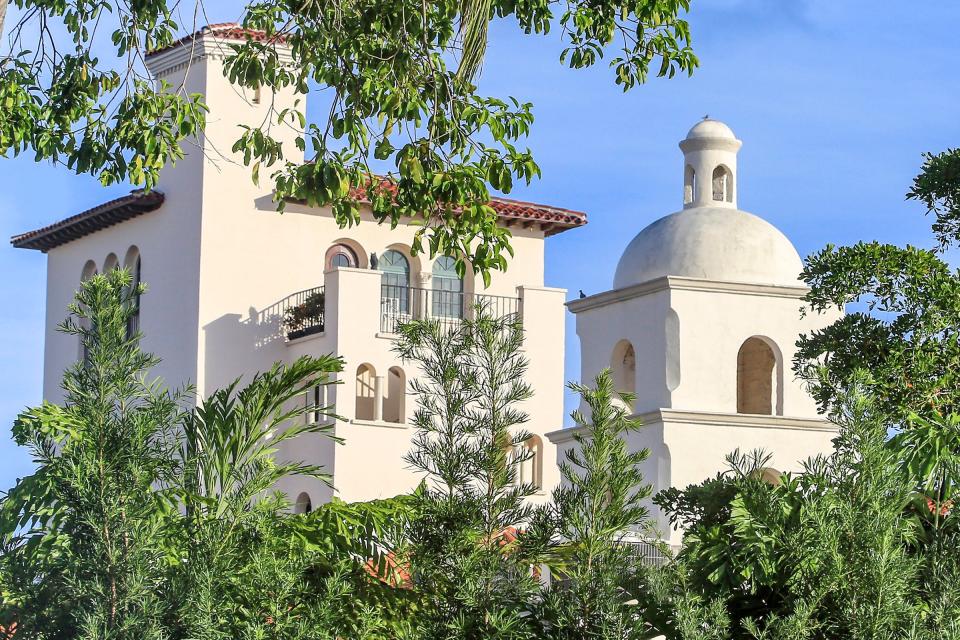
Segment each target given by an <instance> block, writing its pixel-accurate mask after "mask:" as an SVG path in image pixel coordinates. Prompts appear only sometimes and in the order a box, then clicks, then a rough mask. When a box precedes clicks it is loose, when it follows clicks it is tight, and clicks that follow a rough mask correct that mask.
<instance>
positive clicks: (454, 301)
mask: <svg viewBox="0 0 960 640" xmlns="http://www.w3.org/2000/svg"><path fill="white" fill-rule="evenodd" d="M432 281H433V308H432V310H431V311H432V313H433V315H434V316H440V317H443V318H462V317H463V298H464V294H463V278H461V277H460V275H459V274H458V273H457V261H456V260H455V259H453V258H451V257H449V256H441V257H439V258H437V260H436V261H435V262H434V263H433V278H432Z"/></svg>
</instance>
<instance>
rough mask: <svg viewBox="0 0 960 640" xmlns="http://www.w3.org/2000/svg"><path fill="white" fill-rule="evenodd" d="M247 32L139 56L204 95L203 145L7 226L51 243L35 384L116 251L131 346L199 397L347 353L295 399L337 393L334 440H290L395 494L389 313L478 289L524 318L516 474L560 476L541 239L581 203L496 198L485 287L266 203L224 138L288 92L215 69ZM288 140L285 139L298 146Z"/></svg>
mask: <svg viewBox="0 0 960 640" xmlns="http://www.w3.org/2000/svg"><path fill="white" fill-rule="evenodd" d="M247 35H248V34H247V33H245V32H244V31H243V30H241V29H239V28H238V27H237V26H236V25H218V26H213V27H208V28H206V29H204V30H202V31H201V32H199V33H197V34H195V36H193V37H191V38H186V39H184V40H182V41H180V42H178V43H177V44H175V45H174V46H172V47H170V48H167V49H165V50H163V51H159V52H156V53H154V54H152V55H150V56H149V57H148V59H147V60H148V67H149V69H150V71H151V72H152V74H153V75H154V76H155V77H156V78H158V79H162V80H166V81H167V82H168V83H170V85H171V86H172V87H174V88H177V87H180V86H181V84H182V85H183V86H184V88H185V90H186V92H187V93H194V92H197V93H202V94H204V95H205V98H206V103H207V105H208V106H209V108H210V113H209V116H208V124H207V127H206V130H205V134H204V137H203V140H202V141H201V145H200V147H188V148H186V157H185V158H184V159H182V160H181V161H179V162H177V164H176V165H175V166H170V167H166V168H165V169H164V170H163V173H162V176H161V179H160V182H159V185H158V187H157V189H156V190H155V191H154V192H152V193H150V194H148V195H143V194H141V193H133V194H131V195H129V196H126V197H124V198H120V199H118V200H114V201H111V202H107V203H105V204H102V205H100V206H97V207H94V208H92V209H90V210H88V211H84V212H82V213H79V214H77V215H74V216H71V217H69V218H67V219H65V220H62V221H60V222H57V223H55V224H52V225H50V226H48V227H44V228H42V229H38V230H35V231H30V232H27V233H24V234H21V235H19V236H16V237H14V238H13V240H12V241H13V244H14V245H15V246H17V247H22V248H27V249H36V250H40V251H43V252H45V253H46V255H47V293H46V331H45V354H44V386H43V393H44V397H45V398H46V399H47V400H50V401H53V402H57V401H59V400H61V399H62V393H61V390H60V387H59V384H60V380H61V376H62V372H63V371H64V369H65V368H66V367H67V366H69V365H70V364H71V363H73V362H75V361H76V360H77V359H78V357H80V345H79V340H78V339H77V338H76V336H68V335H64V334H62V333H59V332H57V331H56V326H57V324H58V323H59V322H60V321H61V320H63V318H64V317H65V316H66V314H67V305H68V304H69V303H70V302H71V300H72V298H73V295H74V292H75V291H76V289H77V288H78V286H79V284H80V282H81V279H82V278H84V277H87V276H89V275H90V274H92V273H94V272H97V271H99V272H103V271H104V270H105V269H109V268H110V267H111V266H113V265H116V264H121V265H126V266H128V267H130V268H131V269H134V270H135V271H136V272H138V274H139V277H140V278H141V279H142V281H144V282H146V283H147V286H148V287H149V291H148V293H147V295H145V296H143V298H142V303H141V309H140V318H139V323H140V328H141V330H142V331H143V333H144V338H143V348H144V349H145V350H147V351H150V352H153V353H155V354H157V355H158V356H160V357H161V358H162V359H163V362H162V363H161V365H160V366H159V367H158V368H157V369H156V370H155V373H156V374H157V375H158V376H160V377H162V378H163V379H164V380H165V381H167V382H168V384H170V385H171V386H179V385H181V384H183V383H185V382H188V381H189V382H192V383H193V384H194V385H195V386H196V389H197V391H198V393H199V394H200V395H201V396H202V395H205V394H208V393H210V392H211V391H213V390H214V389H217V388H219V387H222V386H224V385H225V384H227V383H229V382H230V381H232V380H233V379H234V378H235V377H237V376H240V375H246V374H251V373H254V372H257V371H262V370H265V369H267V368H269V367H270V366H271V365H272V364H273V363H274V362H278V361H279V362H291V361H292V360H294V359H295V358H297V357H298V356H301V355H305V354H311V355H318V356H319V355H322V354H327V353H334V354H337V355H339V356H342V357H343V358H344V360H345V362H346V365H345V370H344V372H343V374H342V376H341V379H340V381H341V382H342V384H340V385H338V386H337V387H336V389H335V397H329V398H316V399H313V398H307V399H305V401H307V402H313V401H319V403H320V404H326V403H335V406H336V411H337V413H338V414H339V415H341V416H343V417H344V418H346V421H345V422H342V423H339V424H338V425H337V427H336V435H338V436H340V437H342V438H344V439H345V441H346V444H345V445H343V446H334V445H333V444H332V442H331V441H330V440H329V439H328V438H325V437H320V436H310V437H308V438H307V439H305V440H304V441H302V442H298V443H297V445H296V447H297V450H296V451H293V452H289V454H290V455H293V456H296V457H297V458H298V459H306V460H308V461H310V462H313V463H319V464H322V465H324V466H325V467H326V469H327V470H328V471H329V472H330V473H332V474H333V477H334V483H335V485H336V488H337V491H338V495H339V496H340V497H341V498H343V499H345V500H349V501H353V500H368V499H373V498H378V497H389V496H394V495H397V494H399V493H402V492H404V491H407V490H410V489H412V488H413V487H414V486H415V485H416V483H417V482H418V478H416V477H415V476H414V474H413V473H412V472H411V471H409V470H408V469H407V468H406V465H405V464H404V462H403V460H402V457H403V455H404V454H405V453H406V452H407V451H408V450H409V448H410V439H411V437H412V435H413V431H412V428H411V427H410V424H409V418H410V417H411V416H412V414H413V410H414V406H413V401H412V397H411V396H410V395H409V392H408V385H407V382H408V381H409V380H410V379H411V378H412V377H413V376H416V375H417V371H416V370H415V369H414V368H413V367H411V366H410V365H409V364H408V363H403V362H401V361H400V359H399V358H398V357H397V356H396V355H395V354H394V353H393V352H392V351H391V348H392V346H393V335H394V334H393V332H394V330H395V328H396V324H397V322H399V321H402V320H404V319H407V318H410V317H421V316H425V315H431V316H435V317H442V318H445V319H448V320H450V321H454V322H455V321H456V320H457V318H458V317H460V316H462V315H463V314H464V313H470V309H471V307H472V306H473V303H474V302H475V301H477V300H479V299H485V300H486V301H487V302H489V303H490V305H491V307H492V308H493V309H494V310H495V311H499V312H501V313H514V312H516V313H519V314H520V316H521V319H522V321H523V323H524V325H525V326H527V327H534V328H535V330H533V331H528V332H527V335H526V337H525V345H524V346H525V349H526V353H527V355H528V357H529V359H530V369H529V376H530V377H529V380H530V382H531V384H532V385H533V387H534V391H535V397H534V398H533V399H532V400H531V401H529V402H528V403H527V406H526V407H525V410H526V411H527V413H528V414H529V415H530V418H531V419H530V423H529V424H528V425H526V426H525V427H526V429H527V430H528V431H530V432H532V433H533V434H534V436H535V437H534V439H533V441H531V443H530V446H531V447H533V448H534V450H535V452H536V454H537V455H538V460H537V461H536V463H535V464H533V463H531V464H529V465H527V467H526V468H525V473H527V474H529V475H531V476H533V475H535V476H536V478H534V479H535V480H536V481H537V482H538V483H539V484H540V485H541V486H543V487H544V488H549V487H551V486H553V485H555V484H556V482H557V481H558V480H557V479H558V474H557V471H556V467H555V465H553V464H543V461H545V460H546V461H550V462H552V461H553V460H554V459H555V457H556V454H555V451H554V449H553V445H552V444H551V443H550V442H549V441H548V440H547V439H546V438H545V437H544V434H546V432H547V431H552V430H554V429H556V428H557V427H558V426H559V425H561V424H562V423H563V385H564V380H563V348H562V345H563V343H564V314H565V310H564V301H565V297H566V294H565V292H564V291H563V290H561V289H555V288H550V287H545V286H544V275H543V273H544V242H545V240H546V238H547V237H548V236H550V235H552V234H555V233H560V232H563V231H565V230H567V229H571V228H574V227H578V226H581V225H583V224H585V223H586V216H585V215H584V214H582V213H579V212H575V211H567V210H563V209H558V208H556V207H550V206H545V205H538V204H533V203H527V202H517V201H513V200H506V199H497V200H494V201H493V202H492V203H491V204H492V206H493V208H494V209H495V210H496V211H497V213H498V214H499V216H500V221H501V224H502V225H503V226H505V227H508V228H509V229H510V231H511V232H512V234H513V239H512V245H513V248H514V251H515V255H514V257H513V258H512V260H511V261H510V265H509V269H508V270H507V271H506V272H505V273H499V274H497V275H496V277H495V278H494V280H493V283H492V284H491V286H490V287H489V288H486V289H484V288H483V284H482V281H481V280H480V278H474V277H473V276H472V275H468V276H467V277H466V278H463V279H462V280H461V279H460V278H458V277H457V276H456V274H455V273H454V272H453V271H452V268H451V264H450V260H449V259H448V258H444V257H438V258H436V259H430V258H429V257H428V256H425V255H419V256H413V255H412V254H411V252H410V245H411V243H412V241H413V238H414V234H415V232H416V230H417V229H418V228H419V227H415V226H413V225H406V224H401V225H400V226H398V227H397V228H396V229H390V226H389V225H378V224H376V223H375V222H374V221H373V218H372V216H371V215H370V212H369V210H366V211H364V212H363V213H362V217H363V222H362V223H361V224H360V225H358V226H354V227H352V228H349V229H340V228H339V227H338V226H337V224H336V222H335V220H334V218H333V216H332V215H331V212H330V210H329V209H328V208H310V207H307V206H303V205H299V204H295V203H290V204H288V206H287V208H286V212H285V213H283V214H282V215H281V214H278V213H277V212H276V210H275V205H274V203H273V202H272V201H271V192H270V191H269V190H268V189H267V188H265V187H264V186H261V187H257V186H255V185H254V184H253V183H252V181H251V178H250V170H249V168H246V167H244V166H242V164H241V163H239V162H238V159H237V158H236V157H233V156H231V155H230V152H229V151H230V148H231V146H232V143H233V141H234V140H236V139H237V137H239V134H240V133H241V130H240V129H239V127H238V125H239V124H248V125H251V126H258V125H260V124H261V122H262V121H263V120H264V118H265V116H266V114H267V113H268V109H269V108H270V105H271V104H272V107H273V108H274V109H276V110H280V109H284V108H287V107H293V104H294V100H295V96H294V94H293V93H292V92H280V93H278V94H277V95H270V94H269V91H268V90H267V89H266V88H264V89H263V91H262V93H263V95H256V94H253V92H245V91H243V90H241V89H239V88H237V87H234V86H233V85H231V84H230V82H229V81H228V80H227V79H226V78H225V77H224V76H223V60H224V56H225V54H228V53H230V50H229V48H228V43H229V42H231V41H236V40H237V39H242V38H244V37H247ZM300 97H301V99H302V98H303V97H302V96H300ZM274 133H275V134H278V132H277V131H275V132H274ZM278 135H284V134H283V133H282V132H281V133H279V134H278ZM287 135H291V136H292V134H287ZM286 142H288V143H290V144H287V145H286V147H287V149H286V151H287V153H288V154H289V153H291V152H292V151H293V150H294V149H295V147H294V145H293V144H292V142H291V141H290V140H287V141H286ZM374 256H376V259H375V258H374ZM375 260H376V268H373V264H374V261H375ZM321 292H322V294H323V297H322V302H321V298H320V297H319V296H318V295H317V294H320V293H321ZM299 305H303V306H299ZM295 308H299V309H300V310H301V311H302V313H300V314H299V319H297V320H296V321H294V322H292V323H291V322H285V318H287V317H289V316H290V310H291V309H295ZM281 488H282V489H284V490H285V491H287V493H288V495H290V496H291V498H293V499H296V500H298V501H299V502H300V503H301V504H305V503H306V500H308V499H309V501H310V502H311V503H312V504H318V503H319V502H322V501H324V500H326V499H328V498H329V496H330V495H331V494H330V490H329V489H328V488H327V487H325V486H323V485H322V484H321V483H319V482H315V481H312V480H310V479H303V478H294V479H291V480H289V481H287V482H286V483H285V484H284V485H283V486H282V487H281ZM543 495H546V492H544V494H543Z"/></svg>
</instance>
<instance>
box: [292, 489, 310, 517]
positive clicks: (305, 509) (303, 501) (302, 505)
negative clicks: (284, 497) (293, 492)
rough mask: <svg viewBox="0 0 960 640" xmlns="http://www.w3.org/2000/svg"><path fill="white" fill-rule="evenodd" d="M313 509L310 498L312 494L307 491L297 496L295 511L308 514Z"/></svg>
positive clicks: (294, 505)
mask: <svg viewBox="0 0 960 640" xmlns="http://www.w3.org/2000/svg"><path fill="white" fill-rule="evenodd" d="M311 511H313V502H312V501H311V500H310V494H309V493H307V492H306V491H304V492H302V493H301V494H300V495H298V496H297V501H296V502H294V503H293V512H294V513H297V514H301V515H306V514H308V513H310V512H311Z"/></svg>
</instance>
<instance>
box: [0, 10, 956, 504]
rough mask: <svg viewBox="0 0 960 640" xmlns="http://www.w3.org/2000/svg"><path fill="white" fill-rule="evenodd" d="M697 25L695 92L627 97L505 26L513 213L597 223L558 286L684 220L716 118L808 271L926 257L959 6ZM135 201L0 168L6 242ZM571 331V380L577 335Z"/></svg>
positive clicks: (38, 339) (491, 71) (21, 334)
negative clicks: (853, 254) (889, 253)
mask: <svg viewBox="0 0 960 640" xmlns="http://www.w3.org/2000/svg"><path fill="white" fill-rule="evenodd" d="M224 6H228V5H227V3H224ZM234 6H236V5H235V4H234ZM207 8H208V16H209V18H210V21H213V22H216V21H223V20H232V19H235V18H236V17H237V10H236V9H235V8H230V9H223V10H218V8H217V7H216V6H214V5H212V4H210V3H208V4H207ZM690 20H691V22H692V25H693V36H694V41H693V44H694V48H695V49H696V51H697V54H698V56H699V57H700V61H701V68H700V69H699V70H698V71H697V72H696V74H695V75H694V77H693V78H690V79H686V78H681V79H674V80H669V81H667V80H654V81H651V83H650V84H648V85H646V86H642V87H638V88H636V89H634V90H632V91H631V92H629V93H627V94H624V93H623V92H622V91H620V90H619V89H618V88H617V87H616V86H615V85H614V84H613V78H612V74H611V72H610V71H609V70H608V69H606V68H605V67H604V66H598V67H596V68H594V69H591V70H586V71H571V70H569V69H566V68H564V67H563V66H561V65H560V64H559V62H558V56H559V53H560V49H561V44H560V41H559V36H558V35H557V34H551V35H549V36H545V37H529V36H523V35H522V34H519V33H517V31H516V29H514V28H513V27H512V26H511V25H506V24H498V25H495V27H494V29H493V33H492V34H491V42H490V51H489V55H488V59H487V62H486V65H485V67H484V71H483V77H482V81H481V88H482V90H483V91H485V92H487V93H489V94H491V95H498V96H504V95H513V96H516V97H518V98H520V99H523V100H529V101H531V102H533V103H534V105H535V115H536V122H535V125H534V132H533V135H532V136H531V138H530V140H529V145H530V147H531V148H532V149H533V150H534V152H535V154H536V157H537V160H538V162H539V163H540V166H541V168H542V170H543V178H542V179H541V180H540V181H538V182H537V183H535V184H533V185H532V186H530V187H524V188H518V189H516V190H515V191H514V192H513V193H512V194H510V196H511V197H516V198H522V199H531V200H535V201H538V202H544V203H549V204H553V205H556V206H561V207H568V208H572V209H579V210H582V211H586V212H587V213H588V214H589V215H590V224H589V225H588V226H587V227H585V228H583V229H579V230H575V231H570V232H567V233H563V234H561V235H559V236H555V237H553V238H551V239H550V240H549V241H548V246H547V284H549V285H552V286H559V287H565V288H567V289H568V290H569V291H570V292H571V296H573V295H576V292H577V290H578V289H583V290H584V291H585V292H587V293H597V292H599V291H603V290H605V289H608V288H609V287H610V284H611V281H612V278H613V272H614V269H615V267H616V263H617V260H618V259H619V256H620V254H621V252H622V250H623V249H624V247H625V246H626V245H627V243H628V242H629V241H630V239H631V238H632V237H633V236H634V235H635V234H636V233H637V232H639V231H640V230H641V229H642V228H643V227H644V226H646V225H647V224H649V223H650V222H652V221H654V220H655V219H657V218H659V217H661V216H663V215H665V214H667V213H670V212H672V211H675V210H677V209H678V208H680V205H681V181H682V171H681V170H682V162H681V155H680V151H679V149H678V148H677V142H678V141H679V140H680V139H682V138H683V136H684V135H685V133H686V131H687V129H688V128H689V127H690V126H691V125H693V124H694V123H695V122H696V121H697V120H698V119H699V118H700V117H702V116H703V115H705V114H710V115H711V116H712V117H715V118H718V119H721V120H724V121H725V122H726V123H727V124H729V125H730V126H731V127H732V128H733V130H734V132H735V133H736V134H737V136H738V137H739V138H740V139H741V140H743V143H744V145H743V149H742V150H741V152H740V158H739V185H738V192H739V193H738V197H739V205H740V207H741V208H742V209H745V210H747V211H751V212H753V213H756V214H758V215H761V216H763V217H765V218H766V219H767V220H769V221H770V222H772V223H773V224H775V225H776V226H778V227H779V228H780V229H781V230H783V231H784V233H786V234H787V236H789V237H790V238H791V239H792V240H793V242H794V243H795V244H796V246H797V249H798V250H799V252H800V254H801V255H807V254H809V253H811V252H813V251H816V250H817V249H819V248H821V247H822V246H824V245H825V244H827V243H834V244H850V243H854V242H856V241H858V240H861V239H863V240H873V239H877V240H881V241H885V242H893V243H897V244H907V243H911V244H918V245H924V246H926V245H929V244H930V236H929V227H928V223H927V221H926V220H925V219H924V218H923V216H922V209H921V208H920V207H918V206H917V205H916V204H915V203H907V202H905V201H904V194H905V193H906V191H907V189H908V188H909V186H910V183H911V181H912V179H913V177H914V176H915V175H916V173H917V171H918V168H919V166H920V163H921V154H922V153H923V152H925V151H941V150H944V149H946V148H948V147H951V146H957V145H960V73H958V72H957V70H956V66H957V63H958V61H960V38H957V34H956V25H958V24H960V4H958V3H954V2H944V1H939V2H938V1H936V0H927V1H921V2H911V3H905V2H896V3H895V2H876V1H872V2H871V1H866V0H844V1H842V2H838V1H837V0H694V1H693V11H692V13H691V15H690ZM126 190H127V188H126V187H123V186H119V187H115V188H111V189H103V188H102V187H100V186H99V185H98V183H97V182H96V181H95V180H93V179H92V178H89V177H82V176H81V177H78V176H73V175H71V174H70V173H69V172H68V171H67V170H66V169H63V168H61V167H53V166H50V165H37V164H35V163H33V162H32V161H31V158H29V157H22V158H18V159H15V160H0V235H3V236H5V237H9V236H11V235H13V234H15V233H18V232H21V231H24V230H27V229H32V228H35V227H38V226H42V225H44V224H48V223H50V222H52V221H54V220H57V219H60V218H62V217H65V216H67V215H71V214H73V213H76V212H78V211H81V210H83V209H86V208H88V207H90V206H93V205H95V204H98V203H99V202H102V201H104V200H107V199H110V198H111V197H115V196H116V195H119V194H122V193H124V192H125V191H126ZM0 269H2V272H3V273H5V274H6V276H5V277H4V278H3V280H2V284H0V290H2V292H3V299H4V300H7V302H8V304H6V305H4V311H3V313H2V315H0V327H2V330H3V333H2V335H3V336H5V338H4V339H3V340H0V357H2V362H3V370H2V372H0V424H2V425H3V426H2V431H3V433H2V435H0V463H2V464H0V488H3V487H7V486H10V485H11V484H12V483H13V482H14V480H15V478H17V477H19V476H22V475H24V474H25V473H28V472H29V469H30V463H29V460H28V459H27V458H26V457H25V456H24V454H23V452H22V451H20V450H18V449H16V447H15V446H14V445H13V444H12V442H10V440H9V425H11V424H12V422H13V419H14V418H15V416H16V414H17V413H18V412H19V411H20V410H21V409H22V408H23V407H25V406H27V405H31V404H35V403H38V402H39V401H40V394H41V374H42V355H43V332H42V321H43V315H44V309H43V306H44V297H43V293H44V286H45V284H44V282H45V258H44V256H43V255H42V254H40V253H37V252H29V251H23V250H14V249H12V248H10V247H9V245H7V244H5V245H4V246H3V247H2V248H0ZM567 329H568V331H567V333H568V335H567V344H566V355H567V369H566V377H567V378H568V379H573V378H576V377H577V376H578V374H579V345H578V344H577V342H576V339H575V335H574V332H573V323H572V318H568V325H567ZM641 366H642V365H641ZM568 404H570V402H569V401H568ZM568 408H569V407H568Z"/></svg>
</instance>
